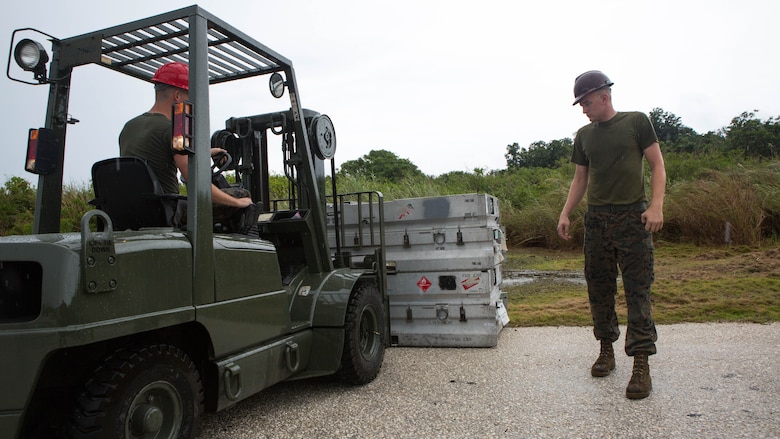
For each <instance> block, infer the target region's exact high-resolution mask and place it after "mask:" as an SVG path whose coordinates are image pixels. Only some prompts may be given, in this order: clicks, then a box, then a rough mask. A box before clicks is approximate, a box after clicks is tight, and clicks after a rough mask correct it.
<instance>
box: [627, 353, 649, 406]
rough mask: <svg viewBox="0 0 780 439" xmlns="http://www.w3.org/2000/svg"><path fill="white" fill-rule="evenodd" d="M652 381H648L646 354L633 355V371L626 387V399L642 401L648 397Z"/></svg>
mask: <svg viewBox="0 0 780 439" xmlns="http://www.w3.org/2000/svg"><path fill="white" fill-rule="evenodd" d="M651 390H653V381H652V380H651V379H650V365H648V364H647V354H636V355H634V371H633V373H632V374H631V380H630V381H629V382H628V387H626V398H628V399H642V398H647V396H648V395H650V391H651Z"/></svg>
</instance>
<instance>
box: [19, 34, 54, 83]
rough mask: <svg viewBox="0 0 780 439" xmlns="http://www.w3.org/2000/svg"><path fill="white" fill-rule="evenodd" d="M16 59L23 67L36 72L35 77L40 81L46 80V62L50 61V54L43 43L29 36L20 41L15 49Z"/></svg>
mask: <svg viewBox="0 0 780 439" xmlns="http://www.w3.org/2000/svg"><path fill="white" fill-rule="evenodd" d="M14 60H15V61H16V64H17V65H19V67H21V68H22V69H24V70H26V71H28V72H33V73H35V79H37V80H38V81H41V82H43V81H45V80H46V63H47V62H49V55H48V54H47V53H46V49H44V48H43V46H42V45H41V43H39V42H37V41H33V40H31V39H29V38H25V39H23V40H21V41H19V43H18V44H17V45H16V48H15V49H14Z"/></svg>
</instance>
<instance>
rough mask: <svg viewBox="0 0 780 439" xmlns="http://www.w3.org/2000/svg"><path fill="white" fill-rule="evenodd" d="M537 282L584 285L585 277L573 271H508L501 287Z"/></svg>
mask: <svg viewBox="0 0 780 439" xmlns="http://www.w3.org/2000/svg"><path fill="white" fill-rule="evenodd" d="M538 280H551V281H553V282H571V283H575V284H579V285H585V276H584V275H583V274H582V273H581V272H575V271H541V270H509V271H505V272H504V279H503V283H502V286H505V287H513V286H517V285H526V284H530V283H533V282H536V281H538Z"/></svg>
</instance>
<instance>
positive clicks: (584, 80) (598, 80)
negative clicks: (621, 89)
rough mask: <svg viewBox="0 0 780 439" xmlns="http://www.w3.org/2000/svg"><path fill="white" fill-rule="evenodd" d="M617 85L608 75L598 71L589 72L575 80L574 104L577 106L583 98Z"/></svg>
mask: <svg viewBox="0 0 780 439" xmlns="http://www.w3.org/2000/svg"><path fill="white" fill-rule="evenodd" d="M614 84H615V83H614V82H612V81H610V80H609V78H607V75H605V74H604V73H602V72H600V71H598V70H589V71H587V72H585V73H583V74H581V75H580V76H577V79H575V80H574V103H573V104H572V105H577V103H579V102H580V101H581V100H582V98H584V97H585V96H587V95H588V94H590V93H593V92H594V91H596V90H601V89H602V88H604V87H612V86H613V85H614Z"/></svg>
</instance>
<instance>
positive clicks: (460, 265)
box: [329, 194, 509, 347]
mask: <svg viewBox="0 0 780 439" xmlns="http://www.w3.org/2000/svg"><path fill="white" fill-rule="evenodd" d="M341 209H342V211H341V212H340V217H341V218H342V219H343V225H342V227H340V231H341V233H342V236H341V240H342V242H343V243H346V244H348V245H346V246H345V247H346V248H344V250H347V251H349V252H351V254H352V257H353V258H354V257H358V258H360V257H362V256H366V255H369V254H370V253H369V252H368V250H366V249H364V248H363V243H366V242H367V241H368V240H369V239H370V237H369V236H368V232H367V229H368V228H367V227H365V226H366V225H367V224H368V223H369V222H370V221H371V220H374V221H375V220H376V219H377V217H378V209H376V208H374V207H372V206H371V205H366V204H362V205H360V206H358V205H356V204H345V205H343V206H342V207H341ZM329 218H330V221H329V222H330V223H331V224H330V226H331V227H330V229H329V238H330V241H331V242H330V244H331V248H333V247H334V246H335V242H336V240H335V233H334V232H335V230H334V228H333V227H332V226H333V221H332V218H333V217H332V216H330V217H329ZM384 220H385V234H384V235H385V243H386V246H387V261H388V263H390V264H395V273H392V272H391V273H389V275H388V279H387V284H388V296H389V304H390V331H391V340H392V343H393V344H396V345H400V346H449V347H490V346H495V345H496V344H497V342H498V334H499V332H500V331H501V329H502V328H503V327H504V325H506V323H507V322H508V321H509V320H508V317H507V313H506V303H505V294H504V293H503V292H502V291H501V262H502V261H503V259H504V256H505V253H506V246H505V241H504V235H503V231H502V228H501V225H500V221H499V220H500V217H499V209H498V201H497V200H496V198H495V197H492V196H490V195H487V194H464V195H450V196H441V197H423V198H408V199H401V200H395V201H389V202H386V203H384Z"/></svg>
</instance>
